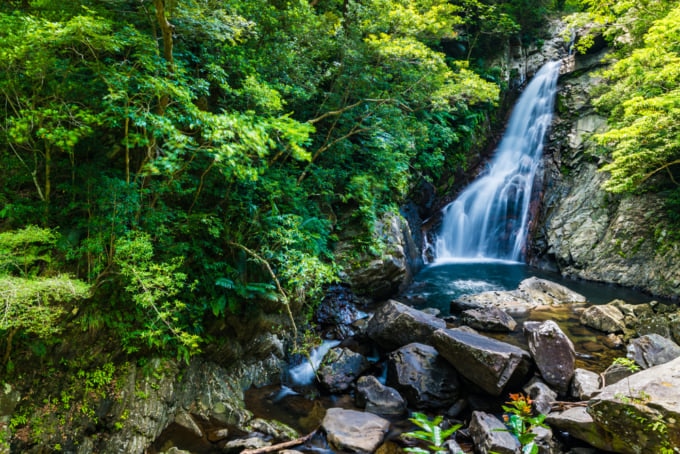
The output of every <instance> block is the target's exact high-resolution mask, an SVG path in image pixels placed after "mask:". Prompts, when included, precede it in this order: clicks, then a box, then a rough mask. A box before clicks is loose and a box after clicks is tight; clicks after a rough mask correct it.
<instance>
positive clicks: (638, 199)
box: [529, 50, 680, 296]
mask: <svg viewBox="0 0 680 454" xmlns="http://www.w3.org/2000/svg"><path fill="white" fill-rule="evenodd" d="M605 51H606V50H605ZM602 56H604V54H598V55H596V56H595V57H598V59H599V58H600V57H602ZM588 58H589V59H590V58H591V57H588ZM594 61H595V62H597V60H594ZM577 63H578V62H577ZM597 65H598V63H596V65H595V66H597ZM599 65H601V63H600V64H599ZM574 69H575V70H576V69H579V67H578V64H577V65H575V66H574ZM591 69H594V68H591ZM602 83H605V82H604V81H602V80H601V79H600V78H599V77H598V76H597V75H596V74H595V73H594V72H593V71H590V70H587V71H574V72H572V73H571V74H566V75H563V76H562V77H561V79H560V84H559V91H558V99H557V102H556V105H557V106H558V108H557V112H556V115H555V117H554V121H553V125H552V127H551V131H550V133H549V138H548V140H547V141H546V144H545V153H544V165H545V171H544V176H543V191H542V198H541V204H540V209H539V210H538V213H537V216H536V219H535V223H534V226H535V229H534V230H533V234H532V238H531V241H530V248H529V249H530V252H529V256H530V262H531V263H532V264H533V265H535V266H538V267H542V268H546V269H553V270H556V271H559V272H561V273H562V274H564V275H567V276H573V277H578V278H582V279H588V280H593V281H602V282H610V283H615V284H619V285H623V286H628V287H637V288H641V289H643V290H646V291H649V292H650V293H653V294H657V295H662V296H678V295H680V275H678V273H677V265H676V264H677V263H678V262H680V247H677V244H671V243H669V240H668V238H667V231H668V230H669V228H668V226H667V225H665V224H664V218H665V213H664V207H663V199H662V198H660V197H659V196H657V195H654V194H641V195H632V196H626V197H618V196H616V195H612V194H609V193H606V192H605V191H603V190H602V189H601V185H602V183H603V182H604V181H605V180H606V179H607V175H606V174H604V173H600V172H598V167H599V165H600V162H598V159H599V158H598V157H597V153H595V152H594V151H595V145H594V143H593V142H592V141H591V140H589V139H588V134H590V133H593V132H603V131H605V130H606V128H607V120H606V118H604V117H602V116H601V115H600V114H599V113H598V112H596V111H595V109H594V108H593V105H592V102H593V99H594V96H595V95H594V93H597V86H598V85H599V84H602Z"/></svg>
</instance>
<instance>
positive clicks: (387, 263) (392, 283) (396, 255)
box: [335, 212, 421, 301]
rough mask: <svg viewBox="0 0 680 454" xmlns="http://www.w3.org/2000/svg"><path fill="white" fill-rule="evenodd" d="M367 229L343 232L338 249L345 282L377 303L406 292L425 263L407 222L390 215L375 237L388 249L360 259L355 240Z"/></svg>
mask: <svg viewBox="0 0 680 454" xmlns="http://www.w3.org/2000/svg"><path fill="white" fill-rule="evenodd" d="M363 232H364V227H363V226H360V225H356V224H355V225H352V224H351V223H350V224H349V225H348V226H347V228H346V229H343V232H342V238H340V241H339V242H338V244H337V246H336V248H335V255H336V257H337V261H338V263H340V264H342V267H343V275H344V276H343V280H345V281H347V282H349V283H350V285H351V287H352V290H353V291H354V292H355V293H356V294H357V295H361V296H366V297H368V298H371V299H373V300H375V301H381V300H383V299H385V298H389V297H390V296H391V295H394V294H396V293H398V292H399V291H401V290H403V289H404V288H406V286H407V285H408V284H409V283H410V282H411V280H412V279H413V275H414V274H415V271H416V270H417V267H418V266H419V264H420V262H421V259H420V254H419V251H418V248H417V247H416V244H415V242H414V240H413V235H412V233H411V228H410V226H409V224H408V222H407V220H406V219H405V218H404V217H402V216H401V215H400V214H399V213H394V212H386V213H385V214H384V215H383V216H382V217H381V218H380V219H377V220H376V222H375V223H374V230H373V232H371V235H372V236H373V237H374V238H375V239H376V241H378V242H380V243H381V244H383V245H384V249H383V251H381V253H380V254H370V253H368V252H367V253H363V254H361V255H360V256H359V257H357V251H358V250H360V248H358V247H357V245H356V242H355V239H356V238H357V237H358V236H360V235H361V234H362V233H363Z"/></svg>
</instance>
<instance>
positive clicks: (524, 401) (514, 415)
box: [502, 393, 547, 454]
mask: <svg viewBox="0 0 680 454" xmlns="http://www.w3.org/2000/svg"><path fill="white" fill-rule="evenodd" d="M506 404H507V405H503V406H502V408H503V411H504V412H505V414H504V415H503V420H504V421H505V425H506V426H507V427H508V429H507V431H508V432H510V433H511V434H513V435H514V436H515V437H517V440H519V443H520V445H521V446H522V454H538V451H539V447H538V445H537V444H536V443H534V439H535V438H536V435H537V434H536V433H535V432H533V431H532V428H534V427H547V425H546V424H545V423H544V422H543V421H545V418H546V415H544V414H542V413H541V414H538V415H535V416H534V415H533V407H532V404H533V401H532V400H531V399H530V398H529V397H528V396H525V395H523V394H521V393H519V394H510V400H509V401H508V402H506Z"/></svg>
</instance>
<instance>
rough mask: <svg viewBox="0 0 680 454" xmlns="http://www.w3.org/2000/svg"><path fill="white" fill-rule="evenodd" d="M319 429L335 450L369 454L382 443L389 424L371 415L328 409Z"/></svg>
mask: <svg viewBox="0 0 680 454" xmlns="http://www.w3.org/2000/svg"><path fill="white" fill-rule="evenodd" d="M321 427H322V428H323V430H324V431H325V432H326V438H327V439H328V443H329V444H330V445H331V447H332V448H334V449H335V450H338V451H351V452H363V453H369V452H374V451H375V450H376V449H377V448H378V446H380V444H381V443H382V442H383V440H384V439H385V434H386V433H387V430H388V429H389V427H390V422H389V421H388V420H386V419H384V418H381V417H380V416H377V415H374V414H373V413H366V412H362V411H356V410H345V409H344V408H329V409H328V410H327V411H326V415H325V416H324V418H323V421H322V423H321Z"/></svg>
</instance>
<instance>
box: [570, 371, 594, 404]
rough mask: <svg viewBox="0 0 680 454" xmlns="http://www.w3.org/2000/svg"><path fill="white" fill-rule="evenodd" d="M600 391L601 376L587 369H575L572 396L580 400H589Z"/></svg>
mask: <svg viewBox="0 0 680 454" xmlns="http://www.w3.org/2000/svg"><path fill="white" fill-rule="evenodd" d="M599 391H600V376H599V375H598V374H596V373H595V372H592V371H590V370H587V369H576V370H574V378H572V380H571V387H570V394H571V397H573V398H575V399H579V400H588V399H590V398H592V397H593V396H594V395H595V394H597V393H598V392H599Z"/></svg>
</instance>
